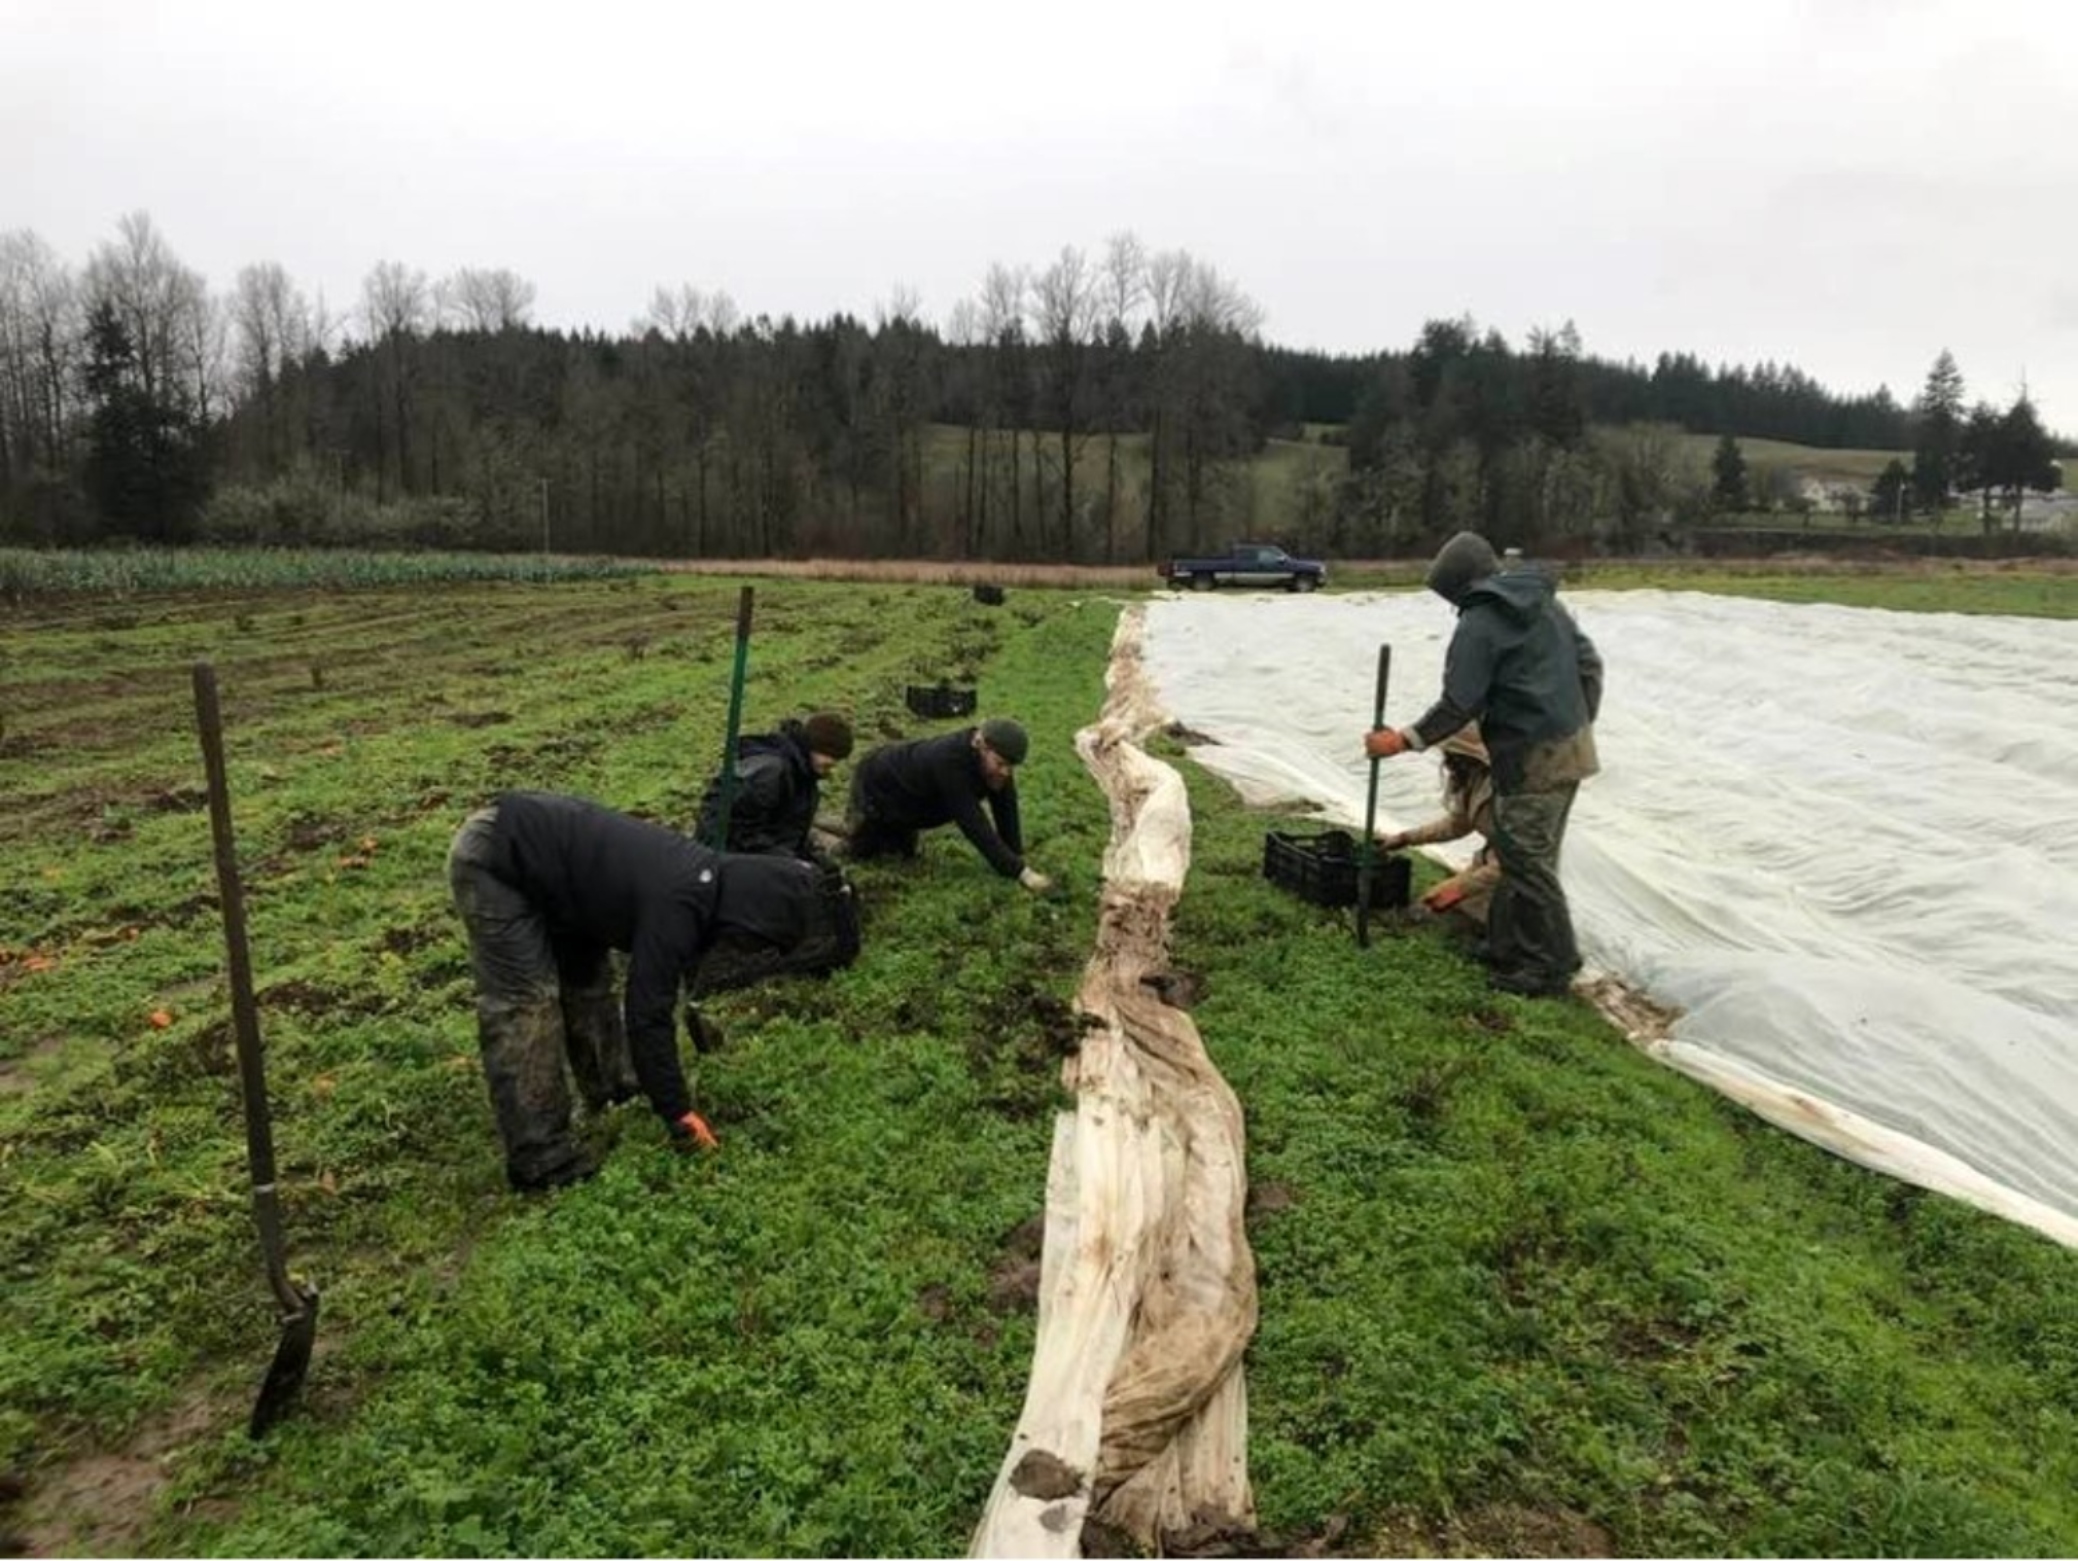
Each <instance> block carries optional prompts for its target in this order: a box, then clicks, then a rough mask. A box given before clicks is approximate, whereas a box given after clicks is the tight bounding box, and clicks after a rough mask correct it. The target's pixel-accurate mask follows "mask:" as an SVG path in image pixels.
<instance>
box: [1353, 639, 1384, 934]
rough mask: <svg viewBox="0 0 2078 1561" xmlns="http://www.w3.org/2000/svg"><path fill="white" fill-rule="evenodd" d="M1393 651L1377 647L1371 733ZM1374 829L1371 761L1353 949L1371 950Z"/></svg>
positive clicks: (1379, 722)
mask: <svg viewBox="0 0 2078 1561" xmlns="http://www.w3.org/2000/svg"><path fill="white" fill-rule="evenodd" d="M1392 670H1393V648H1392V646H1390V645H1381V646H1379V647H1378V697H1377V699H1376V701H1375V702H1374V703H1373V704H1372V706H1371V726H1372V728H1373V729H1374V730H1375V729H1376V728H1378V727H1381V726H1383V725H1385V685H1386V681H1387V680H1388V679H1389V678H1390V677H1391V676H1392ZM1377 825H1378V760H1376V759H1373V760H1372V761H1371V788H1370V791H1369V792H1368V794H1367V795H1366V796H1365V797H1364V837H1363V839H1362V840H1361V841H1360V842H1359V843H1358V845H1357V858H1356V946H1357V947H1358V948H1360V949H1367V948H1369V947H1370V946H1371V863H1372V862H1373V861H1374V860H1375V859H1376V857H1377V855H1378V844H1377V841H1376V840H1375V839H1374V838H1373V836H1372V831H1373V830H1374V829H1376V828H1377Z"/></svg>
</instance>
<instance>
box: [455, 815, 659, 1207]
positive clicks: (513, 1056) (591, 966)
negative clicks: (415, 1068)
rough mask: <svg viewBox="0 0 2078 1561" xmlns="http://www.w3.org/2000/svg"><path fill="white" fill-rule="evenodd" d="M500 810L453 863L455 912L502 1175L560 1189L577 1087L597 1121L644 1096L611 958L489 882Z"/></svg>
mask: <svg viewBox="0 0 2078 1561" xmlns="http://www.w3.org/2000/svg"><path fill="white" fill-rule="evenodd" d="M497 820H498V812H497V809H496V808H495V807H490V808H484V809H482V810H481V811H479V812H476V813H472V814H471V815H470V816H469V818H468V820H467V821H466V822H464V823H463V825H462V827H461V829H460V830H459V831H458V832H457V833H456V835H455V841H454V846H453V848H452V849H451V850H450V851H449V852H448V858H447V876H448V882H449V884H450V885H451V886H452V887H453V890H454V897H455V909H456V910H457V911H458V912H459V913H460V914H461V917H462V924H463V925H464V926H465V927H467V928H468V930H469V959H470V964H471V966H472V967H473V969H474V971H475V975H476V1031H477V1040H478V1044H479V1045H480V1046H481V1047H482V1050H483V1074H484V1080H485V1082H486V1083H487V1084H488V1085H489V1086H490V1092H491V1109H492V1110H493V1112H495V1114H496V1116H497V1121H498V1136H499V1137H500V1138H502V1139H503V1140H504V1141H505V1174H506V1177H507V1179H508V1180H509V1181H510V1182H511V1183H512V1185H513V1186H515V1187H520V1188H525V1187H532V1186H540V1185H543V1184H545V1183H549V1182H553V1181H555V1180H557V1179H558V1178H560V1177H561V1176H563V1175H564V1174H565V1173H567V1172H568V1171H569V1170H570V1169H571V1168H572V1167H573V1166H575V1165H576V1164H577V1163H578V1162H579V1160H580V1159H581V1154H580V1151H579V1149H578V1146H577V1144H576V1142H575V1141H574V1140H573V1139H572V1138H571V1135H570V1111H571V1101H570V1084H569V1077H568V1076H566V1073H565V1068H566V1066H567V1069H568V1074H569V1075H570V1076H574V1077H575V1078H576V1080H577V1090H578V1093H579V1094H580V1095H581V1096H582V1097H583V1099H584V1101H585V1104H586V1105H587V1106H589V1107H591V1108H592V1109H594V1110H597V1109H600V1108H603V1107H605V1106H607V1105H611V1104H613V1103H614V1102H616V1101H622V1100H627V1099H631V1098H632V1097H633V1096H635V1095H636V1094H637V1093H638V1092H639V1088H640V1086H639V1085H638V1084H637V1082H636V1079H635V1068H634V1064H633V1062H632V1061H631V1060H630V1058H629V1055H628V1039H627V1032H626V1030H625V1029H624V1028H623V1026H622V1022H621V1011H620V1005H619V1003H618V1002H617V1001H616V1000H615V997H614V990H613V966H612V962H611V954H610V952H609V951H608V950H607V949H605V948H601V947H597V946H594V945H581V944H573V943H571V942H569V941H568V940H562V941H558V940H557V939H556V938H554V937H553V936H551V934H550V931H549V928H548V924H547V922H546V921H545V920H544V918H543V917H542V915H541V913H540V911H539V910H537V909H536V908H535V907H534V905H533V904H532V903H531V902H529V901H528V899H527V897H526V896H525V895H524V894H522V893H521V892H520V891H519V890H517V889H515V888H514V887H513V886H512V885H511V884H509V883H507V882H506V881H505V880H504V879H502V878H500V877H499V876H498V874H497V873H496V872H495V871H493V870H492V867H491V865H490V864H491V863H492V861H493V860H494V859H495V853H494V852H493V849H492V836H493V831H494V829H495V827H496V825H497Z"/></svg>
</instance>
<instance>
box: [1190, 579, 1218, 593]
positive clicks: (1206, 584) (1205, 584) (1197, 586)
mask: <svg viewBox="0 0 2078 1561" xmlns="http://www.w3.org/2000/svg"><path fill="white" fill-rule="evenodd" d="M1212 584H1213V581H1212V576H1210V575H1192V576H1191V589H1192V590H1193V591H1209V590H1211V589H1212Z"/></svg>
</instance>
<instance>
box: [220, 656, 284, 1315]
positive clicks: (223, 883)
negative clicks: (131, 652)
mask: <svg viewBox="0 0 2078 1561" xmlns="http://www.w3.org/2000/svg"><path fill="white" fill-rule="evenodd" d="M195 725H196V727H197V729H198V730H199V732H200V734H201V738H202V767H203V769H204V770H206V771H207V772H208V775H209V829H210V833H211V835H213V836H214V837H215V841H216V886H217V898H218V900H219V902H220V903H221V905H222V907H223V915H224V954H225V958H226V961H227V963H228V965H229V969H230V977H231V1032H232V1035H233V1037H234V1038H235V1039H236V1041H237V1047H238V1087H239V1093H240V1095H241V1096H242V1097H243V1100H244V1103H245V1152H246V1161H247V1163H248V1165H249V1166H250V1168H251V1171H252V1182H253V1223H254V1224H256V1225H257V1226H258V1227H259V1230H260V1247H261V1250H262V1251H263V1252H264V1253H265V1254H266V1258H267V1282H268V1284H270V1285H271V1286H273V1288H274V1297H275V1299H276V1300H277V1301H278V1302H280V1304H281V1309H282V1314H283V1315H284V1316H294V1315H295V1314H297V1313H299V1312H301V1311H302V1310H303V1306H304V1301H303V1298H302V1296H301V1294H300V1293H299V1292H298V1291H297V1289H296V1287H295V1286H294V1285H293V1284H292V1283H290V1281H289V1270H288V1263H287V1261H286V1260H285V1258H284V1257H283V1255H282V1234H281V1203H280V1197H279V1194H278V1193H277V1191H276V1189H275V1183H274V1130H273V1125H272V1121H271V1119H270V1116H269V1113H268V1108H267V1070H266V1063H265V1061H264V1056H263V1053H262V1052H261V1049H260V1011H259V1007H258V1005H257V1004H256V1003H255V1002H254V1000H253V968H252V957H251V955H250V954H249V953H248V951H247V947H246V937H245V893H244V889H243V886H242V885H241V883H240V882H239V877H238V845H237V841H236V839H235V838H234V837H233V835H232V833H231V788H230V783H229V781H228V780H227V779H226V776H225V772H224V725H223V714H222V712H221V710H220V709H219V708H218V705H217V694H216V669H215V668H214V667H212V666H211V665H210V664H209V663H208V662H206V661H198V662H196V663H195Z"/></svg>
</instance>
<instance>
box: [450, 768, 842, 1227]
mask: <svg viewBox="0 0 2078 1561" xmlns="http://www.w3.org/2000/svg"><path fill="white" fill-rule="evenodd" d="M447 868H448V880H449V882H450V884H451V885H452V886H453V889H454V897H455V908H456V910H457V911H459V912H460V913H461V917H462V922H463V924H464V926H466V927H467V929H468V932H469V954H470V962H471V964H472V965H473V966H474V969H475V975H476V1019H477V1033H478V1039H479V1041H480V1042H481V1045H482V1048H483V1071H484V1078H485V1080H486V1082H487V1083H488V1084H489V1085H490V1091H491V1105H492V1109H493V1110H494V1112H495V1113H496V1116H497V1122H498V1134H499V1137H500V1138H502V1139H503V1140H504V1144H505V1174H506V1179H507V1180H508V1181H509V1182H510V1183H511V1185H512V1187H513V1189H514V1190H515V1191H517V1192H540V1191H543V1190H546V1189H547V1188H551V1187H559V1186H562V1185H564V1184H565V1183H568V1182H574V1181H579V1180H581V1179H583V1178H584V1177H586V1176H589V1175H590V1174H591V1173H592V1172H593V1171H594V1170H596V1169H597V1166H596V1165H595V1164H594V1163H592V1162H591V1160H590V1159H589V1158H588V1157H587V1156H586V1155H585V1153H584V1151H583V1150H582V1149H581V1148H580V1147H579V1145H578V1144H577V1142H576V1141H575V1139H573V1137H572V1136H571V1131H570V1126H571V1122H570V1116H571V1101H570V1088H569V1084H568V1082H567V1081H566V1079H565V1076H564V1063H565V1059H566V1058H567V1060H568V1063H569V1069H570V1072H571V1073H572V1074H573V1075H575V1077H576V1080H577V1087H578V1091H579V1093H580V1094H581V1095H582V1096H583V1098H584V1101H585V1104H586V1105H587V1106H589V1107H591V1108H592V1109H594V1110H597V1109H601V1108H603V1107H605V1106H608V1105H612V1104H616V1103H618V1102H620V1101H624V1100H632V1099H634V1098H635V1096H636V1095H637V1094H641V1095H645V1096H647V1097H648V1099H649V1103H650V1105H651V1106H652V1107H653V1108H654V1109H655V1110H656V1113H657V1116H658V1117H659V1118H660V1119H661V1120H662V1122H663V1124H664V1129H665V1132H666V1133H667V1134H668V1135H669V1138H670V1141H671V1142H672V1144H673V1145H674V1146H675V1147H678V1148H694V1147H699V1148H711V1147H713V1145H714V1137H713V1134H712V1133H711V1132H710V1131H709V1130H708V1127H707V1124H706V1122H705V1121H704V1120H702V1118H701V1117H700V1116H699V1114H698V1113H697V1112H695V1111H694V1110H693V1101H692V1096H691V1093H690V1092H689V1091H688V1090H687V1088H686V1081H685V1074H684V1071H683V1070H682V1069H681V1067H680V1066H679V1061H678V1042H677V1035H676V1031H675V1028H674V1025H673V1013H674V1009H675V1008H676V1005H677V999H678V994H679V991H680V989H681V988H682V987H684V986H686V985H687V984H689V983H690V982H691V980H692V978H693V976H694V974H695V972H696V971H697V969H698V967H699V964H700V960H701V957H702V956H703V955H704V954H705V953H706V952H707V951H708V950H709V949H710V948H712V947H713V946H714V945H715V944H716V943H717V942H718V941H721V940H724V939H727V940H731V941H735V940H739V939H740V940H747V941H749V942H752V943H758V944H769V945H771V946H773V947H776V948H780V949H792V948H794V947H795V946H796V945H797V944H799V943H800V942H801V941H802V940H803V939H804V938H806V937H807V936H808V935H809V933H810V931H811V928H812V927H813V925H814V921H815V916H816V907H817V896H818V890H817V874H816V870H815V868H814V867H813V866H811V865H810V864H809V863H807V862H803V861H799V860H796V859H795V858H792V857H784V856H737V855H724V854H722V853H720V852H717V851H710V850H709V849H707V847H705V846H703V845H700V844H698V843H697V842H695V841H693V840H690V839H688V838H687V837H686V836H684V835H681V834H679V833H677V832H676V831H675V830H670V829H666V828H664V827H663V826H661V825H658V824H651V823H646V822H644V821H643V820H641V819H635V818H630V817H628V816H627V815H626V814H622V813H616V812H615V811H613V810H612V809H611V808H607V807H602V806H600V805H599V804H598V803H596V802H589V801H586V800H585V799H583V798H581V797H567V796H559V795H555V794H553V793H549V792H538V791H508V792H504V793H501V794H500V795H499V796H498V798H497V799H496V800H495V801H494V802H493V803H492V804H491V805H490V806H489V807H487V808H483V809H480V810H479V811H477V812H475V813H472V814H471V815H470V816H469V818H468V819H467V821H466V822H464V823H463V825H462V827H461V829H460V830H459V831H458V832H457V833H456V835H455V840H454V846H453V849H452V850H451V851H450V852H449V854H448V863H447ZM614 949H619V950H621V951H623V952H624V953H626V954H627V955H628V972H627V996H626V1000H625V1003H624V1004H623V1005H621V1006H620V1007H619V1008H617V1007H616V1005H615V1003H614V994H613V967H612V964H611V960H610V954H609V951H611V950H614Z"/></svg>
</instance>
